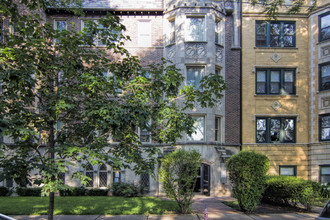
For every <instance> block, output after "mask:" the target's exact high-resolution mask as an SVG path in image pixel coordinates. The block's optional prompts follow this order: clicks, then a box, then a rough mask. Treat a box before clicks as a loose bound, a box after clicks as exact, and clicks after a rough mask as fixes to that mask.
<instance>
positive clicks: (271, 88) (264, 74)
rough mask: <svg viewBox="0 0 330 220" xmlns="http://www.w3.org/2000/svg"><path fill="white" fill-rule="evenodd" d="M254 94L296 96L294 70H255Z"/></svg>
mask: <svg viewBox="0 0 330 220" xmlns="http://www.w3.org/2000/svg"><path fill="white" fill-rule="evenodd" d="M256 94H264V95H276V94H279V95H287V94H290V95H293V94H296V73H295V70H294V69H257V73H256Z"/></svg>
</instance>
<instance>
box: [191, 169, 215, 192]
mask: <svg viewBox="0 0 330 220" xmlns="http://www.w3.org/2000/svg"><path fill="white" fill-rule="evenodd" d="M210 179H211V175H210V165H208V164H204V163H203V164H202V166H201V168H200V170H199V172H198V176H197V178H196V185H195V189H194V192H198V193H201V194H203V195H206V196H209V195H210V191H211V189H210V186H211V181H210Z"/></svg>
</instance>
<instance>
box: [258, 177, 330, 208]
mask: <svg viewBox="0 0 330 220" xmlns="http://www.w3.org/2000/svg"><path fill="white" fill-rule="evenodd" d="M324 190H325V189H324V188H323V187H322V185H321V184H319V183H317V182H314V181H311V180H304V179H300V178H297V177H294V176H269V177H268V178H267V181H266V189H265V193H264V195H263V201H265V202H268V203H275V204H279V205H294V206H295V205H297V204H298V203H301V204H302V205H304V206H305V208H306V209H307V210H308V211H310V210H311V205H312V204H313V203H314V202H315V200H316V198H318V197H319V196H320V195H322V193H325V192H324Z"/></svg>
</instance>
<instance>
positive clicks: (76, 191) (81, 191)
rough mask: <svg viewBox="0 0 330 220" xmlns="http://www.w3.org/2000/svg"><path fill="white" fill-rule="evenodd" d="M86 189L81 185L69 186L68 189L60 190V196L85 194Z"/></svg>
mask: <svg viewBox="0 0 330 220" xmlns="http://www.w3.org/2000/svg"><path fill="white" fill-rule="evenodd" d="M85 195H86V189H85V188H84V187H83V186H80V187H69V188H68V189H63V190H60V196H85Z"/></svg>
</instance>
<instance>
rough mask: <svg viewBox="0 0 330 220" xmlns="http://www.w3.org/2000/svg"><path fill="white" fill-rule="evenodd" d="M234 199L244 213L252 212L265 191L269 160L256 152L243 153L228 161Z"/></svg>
mask: <svg viewBox="0 0 330 220" xmlns="http://www.w3.org/2000/svg"><path fill="white" fill-rule="evenodd" d="M227 168H228V171H229V179H230V181H231V183H232V186H233V193H234V197H235V198H236V199H237V201H238V205H239V207H240V208H241V210H242V211H243V212H252V211H253V210H254V209H255V207H256V206H257V205H258V204H259V203H260V201H261V198H262V194H263V192H264V190H265V182H266V173H267V171H268V169H269V159H268V158H267V157H266V156H265V155H263V154H261V153H257V152H254V151H241V152H239V153H238V154H236V155H234V156H232V157H231V158H229V159H228V161H227Z"/></svg>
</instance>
